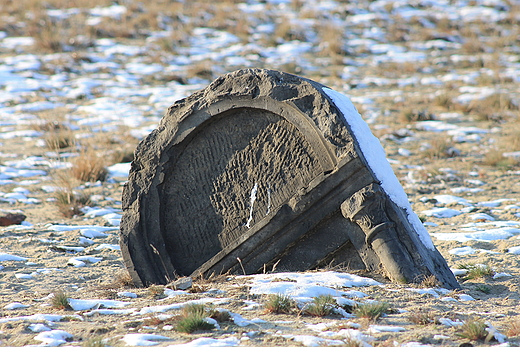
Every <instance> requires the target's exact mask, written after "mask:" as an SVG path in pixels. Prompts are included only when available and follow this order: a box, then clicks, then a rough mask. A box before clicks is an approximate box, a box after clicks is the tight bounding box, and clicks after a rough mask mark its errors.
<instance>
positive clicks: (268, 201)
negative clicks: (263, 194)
mask: <svg viewBox="0 0 520 347" xmlns="http://www.w3.org/2000/svg"><path fill="white" fill-rule="evenodd" d="M270 212H271V184H270V183H267V212H266V213H265V215H266V216H267V215H268V214H269V213H270Z"/></svg>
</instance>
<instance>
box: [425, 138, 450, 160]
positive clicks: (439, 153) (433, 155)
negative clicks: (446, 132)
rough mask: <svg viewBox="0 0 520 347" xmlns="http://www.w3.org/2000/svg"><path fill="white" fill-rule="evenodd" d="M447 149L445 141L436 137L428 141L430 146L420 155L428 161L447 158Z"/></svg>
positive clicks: (447, 145) (448, 147)
mask: <svg viewBox="0 0 520 347" xmlns="http://www.w3.org/2000/svg"><path fill="white" fill-rule="evenodd" d="M449 149H450V145H449V144H448V142H447V139H445V138H443V137H436V138H434V139H432V140H431V141H430V146H429V147H428V148H426V149H425V150H424V151H423V152H422V155H423V156H424V157H425V158H428V159H440V158H447V157H449V152H448V150H449Z"/></svg>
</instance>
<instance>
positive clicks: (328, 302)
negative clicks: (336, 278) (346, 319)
mask: <svg viewBox="0 0 520 347" xmlns="http://www.w3.org/2000/svg"><path fill="white" fill-rule="evenodd" d="M336 304H337V302H336V299H334V297H332V295H320V296H316V297H314V298H312V302H311V303H310V304H309V305H307V306H306V307H305V309H304V312H305V313H306V314H308V315H311V316H315V317H324V316H328V315H329V314H331V313H332V312H334V307H335V306H336Z"/></svg>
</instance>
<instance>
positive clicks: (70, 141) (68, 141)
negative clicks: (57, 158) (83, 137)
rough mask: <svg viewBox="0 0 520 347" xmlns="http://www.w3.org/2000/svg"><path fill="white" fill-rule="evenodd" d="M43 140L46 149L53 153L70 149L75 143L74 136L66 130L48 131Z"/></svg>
mask: <svg viewBox="0 0 520 347" xmlns="http://www.w3.org/2000/svg"><path fill="white" fill-rule="evenodd" d="M43 139H44V141H45V144H46V145H47V147H48V148H49V149H51V150H53V151H59V150H61V149H64V148H68V147H72V146H74V144H75V143H76V140H75V138H74V134H73V133H72V131H70V130H68V129H63V130H55V131H49V132H47V133H46V134H45V135H44V137H43Z"/></svg>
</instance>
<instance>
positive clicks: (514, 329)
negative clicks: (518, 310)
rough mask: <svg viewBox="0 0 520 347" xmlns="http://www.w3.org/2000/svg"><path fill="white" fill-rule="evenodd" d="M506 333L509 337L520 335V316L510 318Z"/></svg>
mask: <svg viewBox="0 0 520 347" xmlns="http://www.w3.org/2000/svg"><path fill="white" fill-rule="evenodd" d="M506 335H507V336H508V337H517V336H520V318H518V317H517V318H516V319H514V320H510V321H509V322H508V325H507V328H506Z"/></svg>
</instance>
